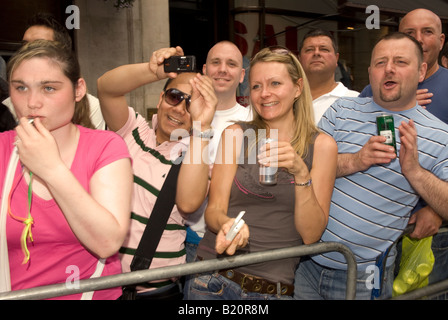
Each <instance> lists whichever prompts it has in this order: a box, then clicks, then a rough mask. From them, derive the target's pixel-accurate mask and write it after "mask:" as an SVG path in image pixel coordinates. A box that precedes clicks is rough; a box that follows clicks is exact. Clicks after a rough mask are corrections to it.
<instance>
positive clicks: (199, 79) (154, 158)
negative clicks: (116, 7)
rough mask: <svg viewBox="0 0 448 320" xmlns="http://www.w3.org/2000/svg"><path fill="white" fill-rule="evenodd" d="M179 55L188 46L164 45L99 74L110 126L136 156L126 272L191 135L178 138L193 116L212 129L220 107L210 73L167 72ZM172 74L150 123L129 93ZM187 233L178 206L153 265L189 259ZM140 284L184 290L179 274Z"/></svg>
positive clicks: (148, 289) (142, 294)
mask: <svg viewBox="0 0 448 320" xmlns="http://www.w3.org/2000/svg"><path fill="white" fill-rule="evenodd" d="M175 55H177V56H182V55H183V50H182V49H181V48H180V47H176V48H164V49H160V50H157V51H155V52H154V53H153V55H152V57H151V59H150V61H149V63H139V64H131V65H124V66H120V67H118V68H116V69H114V70H111V71H109V72H107V73H105V74H104V75H103V76H102V77H101V78H99V79H98V98H99V99H100V102H101V109H102V113H103V116H104V119H105V120H106V123H107V126H108V128H109V129H111V130H113V131H115V132H117V133H118V134H119V135H121V136H122V137H123V138H124V140H125V141H126V143H127V145H128V148H129V151H130V153H131V155H132V158H133V170H134V196H133V203H132V217H131V227H130V229H129V232H128V235H127V237H126V239H125V241H124V243H123V246H122V248H121V250H120V253H121V261H122V267H123V271H124V272H129V271H130V264H131V262H132V259H133V254H134V252H135V249H136V248H137V246H138V244H139V242H140V239H141V236H142V234H143V231H144V229H145V227H146V222H147V220H148V218H149V216H150V214H151V211H152V209H153V207H154V204H155V202H156V199H157V194H158V192H159V191H160V190H161V188H162V185H163V183H164V181H165V178H166V176H167V174H168V172H169V170H170V169H171V165H172V162H173V161H175V160H177V159H178V157H179V156H180V154H179V151H180V150H185V149H186V146H184V147H183V148H180V147H179V145H181V144H184V143H186V144H188V139H182V140H179V138H186V137H188V136H189V134H190V131H191V128H192V122H193V121H194V122H195V123H196V124H198V127H197V128H196V129H197V130H198V131H200V132H203V131H205V130H207V129H209V128H210V123H211V121H212V119H213V114H214V111H215V108H216V103H217V99H216V96H215V94H214V90H213V87H212V84H211V80H210V79H209V78H207V77H205V76H201V75H199V74H197V73H180V74H176V73H169V74H166V73H165V72H164V69H163V61H164V60H165V59H167V58H169V57H171V56H175ZM167 78H169V80H168V81H167V83H166V85H165V88H164V90H163V91H162V92H161V93H160V98H159V102H158V104H157V109H158V110H157V114H156V115H154V117H153V118H152V128H151V127H150V125H149V124H148V122H147V120H146V119H145V118H143V116H141V115H139V114H138V113H136V111H135V110H134V109H133V108H131V107H128V104H127V102H126V98H125V95H126V94H127V93H129V92H131V91H133V90H135V89H137V88H139V87H141V86H143V85H147V84H150V83H153V82H156V81H160V80H162V79H167ZM172 134H173V137H171V136H172ZM185 236H186V231H185V227H184V216H183V215H182V214H181V213H180V212H179V210H178V209H177V207H176V206H174V209H173V211H172V212H171V215H170V217H169V220H168V226H167V228H166V229H165V230H164V232H163V235H162V238H161V240H160V242H159V246H158V248H157V250H156V253H155V256H154V258H153V260H152V263H151V268H158V267H165V266H170V265H177V264H181V263H185V258H186V255H185V249H184V241H185ZM155 288H158V289H155ZM137 290H138V294H137V298H138V299H145V298H147V299H156V298H164V297H169V296H171V295H172V294H173V295H176V293H179V287H178V285H177V283H176V279H165V280H162V281H157V283H148V284H145V285H144V286H139V287H137Z"/></svg>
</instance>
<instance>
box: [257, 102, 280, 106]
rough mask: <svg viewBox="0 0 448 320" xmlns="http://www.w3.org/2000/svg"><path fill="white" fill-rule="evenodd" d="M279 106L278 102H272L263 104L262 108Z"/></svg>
mask: <svg viewBox="0 0 448 320" xmlns="http://www.w3.org/2000/svg"><path fill="white" fill-rule="evenodd" d="M277 104H278V101H272V102H268V103H262V104H261V106H262V107H273V106H276V105H277Z"/></svg>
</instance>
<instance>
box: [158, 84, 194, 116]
mask: <svg viewBox="0 0 448 320" xmlns="http://www.w3.org/2000/svg"><path fill="white" fill-rule="evenodd" d="M164 95H165V101H166V103H168V104H169V105H172V106H174V107H175V106H177V105H178V104H179V103H181V102H182V101H184V100H185V106H186V108H187V111H188V112H190V103H191V95H189V94H186V93H185V92H182V91H180V90H177V89H175V88H170V89H167V90H166V91H165V93H164Z"/></svg>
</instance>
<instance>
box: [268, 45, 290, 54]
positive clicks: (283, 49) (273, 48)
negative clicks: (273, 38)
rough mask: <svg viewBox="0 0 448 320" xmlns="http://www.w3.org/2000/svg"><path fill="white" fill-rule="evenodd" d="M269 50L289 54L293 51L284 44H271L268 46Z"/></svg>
mask: <svg viewBox="0 0 448 320" xmlns="http://www.w3.org/2000/svg"><path fill="white" fill-rule="evenodd" d="M268 49H269V51H271V52H272V53H277V54H285V55H288V54H290V53H291V51H290V50H289V49H288V48H286V47H283V46H270V47H268Z"/></svg>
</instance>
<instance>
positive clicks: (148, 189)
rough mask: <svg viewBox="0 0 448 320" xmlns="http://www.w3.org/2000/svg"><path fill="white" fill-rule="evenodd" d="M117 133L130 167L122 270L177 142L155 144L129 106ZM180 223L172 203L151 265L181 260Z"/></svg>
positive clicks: (182, 235) (126, 267) (183, 255)
mask: <svg viewBox="0 0 448 320" xmlns="http://www.w3.org/2000/svg"><path fill="white" fill-rule="evenodd" d="M152 124H153V127H154V128H156V127H157V115H155V116H154V117H153V120H152ZM117 133H118V134H119V135H121V136H122V137H123V139H124V140H125V141H126V144H127V146H128V148H129V152H130V154H131V156H132V161H133V163H132V167H133V170H134V188H133V200H132V212H131V226H130V229H129V232H128V234H127V236H126V239H125V241H124V243H123V246H122V248H121V249H120V258H121V264H122V268H123V272H129V271H130V264H131V262H132V259H133V257H134V254H135V251H136V249H137V247H138V244H139V243H140V239H141V237H142V235H143V232H144V230H145V228H146V223H147V222H148V218H149V216H150V215H151V212H152V209H153V207H154V205H155V202H156V200H157V196H158V194H159V191H160V190H161V188H162V186H163V183H164V182H165V178H166V176H167V174H168V172H169V170H170V169H171V165H172V162H171V161H170V160H173V161H174V160H175V158H177V157H178V154H175V155H173V157H174V158H173V159H170V154H171V152H172V151H173V150H177V148H174V147H176V145H179V143H177V142H169V141H168V142H164V143H162V144H161V145H159V146H157V145H156V135H155V131H154V130H153V129H152V128H151V127H150V126H149V124H148V123H147V122H146V120H145V119H144V118H143V117H142V116H141V115H139V114H138V113H136V112H135V111H134V109H132V108H129V118H128V121H127V122H126V124H125V125H124V126H123V128H121V129H120V130H119V131H118V132H117ZM173 153H176V152H173ZM184 223H185V221H184V218H183V217H182V216H181V215H180V213H179V211H178V210H177V207H176V206H174V208H173V211H172V212H171V215H170V217H169V219H168V223H167V226H166V228H165V230H164V232H163V235H162V238H161V240H160V242H159V245H158V247H157V250H156V253H155V255H154V258H153V260H152V263H151V267H150V268H151V269H152V268H159V267H166V266H171V265H178V264H182V263H185V260H186V252H185V246H184V241H185V237H186V228H185V226H184ZM162 284H166V282H165V281H163V282H161V283H159V284H148V286H149V287H157V286H160V285H162Z"/></svg>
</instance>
